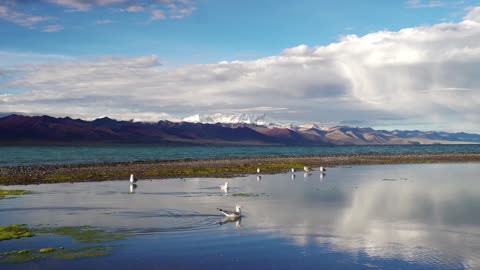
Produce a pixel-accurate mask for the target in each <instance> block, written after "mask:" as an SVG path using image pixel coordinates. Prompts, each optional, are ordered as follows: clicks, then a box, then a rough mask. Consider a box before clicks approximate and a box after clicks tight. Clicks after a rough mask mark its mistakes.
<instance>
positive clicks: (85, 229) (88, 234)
mask: <svg viewBox="0 0 480 270" xmlns="http://www.w3.org/2000/svg"><path fill="white" fill-rule="evenodd" d="M33 231H34V232H35V233H43V234H55V235H62V236H70V237H72V238H73V239H75V240H76V241H78V242H83V243H99V242H109V241H115V240H122V239H125V236H126V235H125V233H114V232H107V231H105V230H101V229H97V228H95V227H92V226H65V227H52V228H35V229H33Z"/></svg>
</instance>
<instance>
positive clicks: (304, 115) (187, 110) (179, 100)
mask: <svg viewBox="0 0 480 270" xmlns="http://www.w3.org/2000/svg"><path fill="white" fill-rule="evenodd" d="M475 12H477V9H472V10H471V11H470V12H469V13H468V14H467V15H466V16H465V20H464V21H462V22H459V23H441V24H437V25H433V26H428V27H427V26H420V27H415V28H407V29H402V30H400V31H398V32H392V31H380V32H376V33H371V34H368V35H366V36H362V37H359V36H355V35H349V36H345V37H342V38H341V40H339V41H338V42H336V43H332V44H330V45H327V46H316V47H309V46H306V45H300V46H297V47H294V48H288V49H285V50H284V51H283V53H282V54H280V55H278V56H271V57H266V58H259V59H256V60H252V61H231V62H227V61H225V62H219V63H211V64H201V65H189V66H184V67H180V68H166V67H161V66H160V61H159V59H158V58H157V57H154V56H146V57H134V58H102V59H98V60H95V61H93V60H83V61H70V62H60V63H46V64H41V65H40V64H35V65H29V66H27V67H25V66H22V67H15V68H16V70H17V73H21V76H20V75H19V76H17V77H16V78H15V79H12V80H11V81H8V82H1V84H0V87H1V88H2V89H8V88H12V89H13V88H21V89H30V90H31V91H30V92H23V93H19V94H12V95H9V96H6V97H0V107H1V108H2V110H5V111H25V112H40V113H48V114H55V115H59V114H65V113H66V112H68V114H72V116H74V115H82V114H85V113H87V112H88V113H90V114H112V115H113V114H115V115H124V117H123V118H134V117H135V115H136V114H153V115H154V114H157V113H158V114H160V113H168V114H169V115H176V116H178V117H183V116H187V115H191V114H193V113H207V114H211V113H217V112H226V111H230V112H231V111H246V110H245V109H247V108H264V109H265V110H264V111H265V112H266V113H267V114H268V113H269V110H268V109H267V108H272V110H271V111H274V109H275V108H286V109H285V110H283V109H282V110H279V111H278V110H277V111H275V112H276V114H275V117H276V118H284V119H295V120H305V121H320V122H322V121H325V122H329V121H341V120H347V119H348V120H369V119H377V118H382V117H383V118H388V117H400V118H405V119H408V122H409V123H412V122H415V121H417V122H418V121H421V122H422V123H424V122H429V123H432V125H431V126H428V125H425V126H423V128H424V129H433V128H438V127H442V129H447V130H465V131H474V132H480V130H479V127H480V111H479V108H480V77H479V76H478V67H479V66H480V23H479V22H477V21H475V20H472V17H475ZM19 70H20V71H19ZM53 105H54V106H53Z"/></svg>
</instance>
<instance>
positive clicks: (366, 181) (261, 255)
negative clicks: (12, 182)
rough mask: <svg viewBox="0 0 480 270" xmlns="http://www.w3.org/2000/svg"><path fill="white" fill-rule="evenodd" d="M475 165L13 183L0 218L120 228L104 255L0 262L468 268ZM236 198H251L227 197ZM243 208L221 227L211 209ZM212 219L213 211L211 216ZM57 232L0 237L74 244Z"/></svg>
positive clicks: (472, 257)
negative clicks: (14, 191)
mask: <svg viewBox="0 0 480 270" xmlns="http://www.w3.org/2000/svg"><path fill="white" fill-rule="evenodd" d="M479 175H480V164H478V163H477V164H475V163H472V164H436V165H388V166H354V167H339V168H329V169H328V171H327V173H326V174H325V175H324V176H323V177H320V174H319V172H318V171H315V172H313V173H312V174H304V173H303V172H298V173H295V177H292V174H279V175H262V177H261V179H258V178H257V176H256V175H252V176H248V177H242V178H233V179H229V180H228V181H229V183H230V186H231V189H230V190H229V192H228V193H227V194H225V193H223V192H222V191H221V190H220V189H219V188H218V185H220V184H222V183H223V182H224V181H225V179H212V178H211V179H170V180H153V181H149V180H144V181H139V182H138V186H137V189H136V190H134V193H129V192H130V185H129V183H128V182H127V181H113V182H99V183H77V184H55V185H38V186H19V187H6V188H23V189H29V190H32V191H33V192H34V194H30V195H24V196H21V197H17V198H15V199H7V200H0V225H6V224H11V223H25V224H28V225H29V226H32V227H34V226H39V225H43V226H45V224H48V226H77V225H92V226H95V227H98V228H100V229H104V230H109V231H114V232H123V233H127V237H126V238H125V239H123V240H117V241H112V242H109V243H108V244H111V245H114V247H113V249H112V252H111V253H110V254H108V255H105V256H101V257H91V258H81V259H75V260H57V259H51V258H50V259H38V260H34V261H30V262H26V263H5V262H3V263H1V262H0V269H82V270H83V269H100V268H103V269H132V268H136V269H314V268H315V269H371V268H376V269H479V267H480V185H479V183H478V181H479ZM238 193H253V194H256V195H259V196H255V197H239V196H233V195H234V194H238ZM236 203H240V204H242V205H243V206H244V208H243V214H244V217H243V218H241V220H238V221H234V222H227V223H224V224H223V223H222V220H223V217H222V216H221V213H219V212H218V211H217V210H216V208H217V207H221V208H227V209H232V208H233V207H234V205H235V204H236ZM219 214H220V215H219ZM78 244H79V243H76V241H75V240H72V238H70V237H67V236H55V235H39V236H35V237H32V238H22V239H18V240H8V241H2V242H0V253H2V252H6V251H10V250H13V249H25V248H42V247H50V246H53V247H59V246H65V247H69V246H75V245H78Z"/></svg>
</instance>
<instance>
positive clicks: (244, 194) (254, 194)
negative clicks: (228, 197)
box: [232, 193, 265, 197]
mask: <svg viewBox="0 0 480 270" xmlns="http://www.w3.org/2000/svg"><path fill="white" fill-rule="evenodd" d="M260 195H265V193H262V194H256V193H233V194H232V196H233V197H259V196H260Z"/></svg>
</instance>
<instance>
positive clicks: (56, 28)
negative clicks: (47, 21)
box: [42, 24, 63, 33]
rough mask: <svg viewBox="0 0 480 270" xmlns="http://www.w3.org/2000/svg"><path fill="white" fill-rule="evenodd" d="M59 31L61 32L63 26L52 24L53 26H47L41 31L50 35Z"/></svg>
mask: <svg viewBox="0 0 480 270" xmlns="http://www.w3.org/2000/svg"><path fill="white" fill-rule="evenodd" d="M61 30H63V26H61V25H58V24H53V25H47V26H45V27H43V30H42V31H43V32H48V33H51V32H58V31H61Z"/></svg>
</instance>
